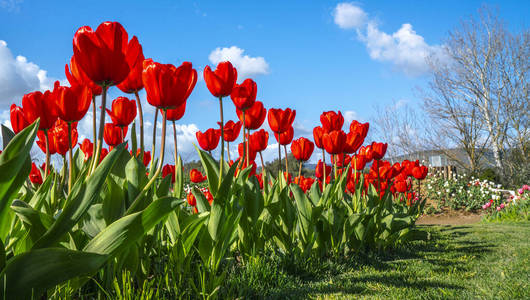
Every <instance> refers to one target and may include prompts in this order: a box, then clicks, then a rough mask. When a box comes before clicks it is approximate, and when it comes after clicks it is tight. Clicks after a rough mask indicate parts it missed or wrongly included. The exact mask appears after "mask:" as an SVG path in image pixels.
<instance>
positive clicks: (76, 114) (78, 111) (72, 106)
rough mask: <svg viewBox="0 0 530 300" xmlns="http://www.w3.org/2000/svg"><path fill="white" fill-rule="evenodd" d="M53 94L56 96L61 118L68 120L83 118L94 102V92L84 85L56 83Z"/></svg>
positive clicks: (75, 120)
mask: <svg viewBox="0 0 530 300" xmlns="http://www.w3.org/2000/svg"><path fill="white" fill-rule="evenodd" d="M53 94H54V95H55V97H56V101H57V102H56V103H57V113H58V115H59V118H61V119H62V120H63V121H66V122H77V121H80V120H81V119H83V117H84V116H85V114H86V112H87V111H88V108H89V107H90V103H91V102H92V92H91V91H90V88H88V87H87V86H84V85H73V86H71V87H68V86H59V85H56V86H55V88H54V90H53Z"/></svg>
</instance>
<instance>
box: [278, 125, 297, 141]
mask: <svg viewBox="0 0 530 300" xmlns="http://www.w3.org/2000/svg"><path fill="white" fill-rule="evenodd" d="M274 137H275V138H276V141H277V142H278V143H279V144H280V145H289V144H290V143H291V141H292V140H293V137H294V128H293V127H292V126H291V127H289V129H288V130H287V131H284V132H282V133H280V134H278V133H276V132H275V133H274Z"/></svg>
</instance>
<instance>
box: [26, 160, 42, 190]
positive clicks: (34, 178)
mask: <svg viewBox="0 0 530 300" xmlns="http://www.w3.org/2000/svg"><path fill="white" fill-rule="evenodd" d="M29 180H30V181H31V182H32V183H34V184H39V185H40V184H42V174H41V172H40V169H39V167H37V165H36V164H35V163H31V172H30V173H29Z"/></svg>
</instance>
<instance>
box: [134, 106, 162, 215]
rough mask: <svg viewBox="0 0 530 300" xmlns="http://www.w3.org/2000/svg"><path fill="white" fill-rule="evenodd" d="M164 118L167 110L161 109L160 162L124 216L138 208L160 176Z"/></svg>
mask: <svg viewBox="0 0 530 300" xmlns="http://www.w3.org/2000/svg"><path fill="white" fill-rule="evenodd" d="M157 110H158V109H157ZM166 118H167V109H165V108H163V109H162V137H161V142H160V160H159V161H158V167H157V168H156V171H155V173H154V174H153V175H152V176H151V179H150V180H149V182H147V184H146V185H145V187H144V188H143V189H142V191H141V192H140V194H138V196H137V197H136V199H134V201H133V203H132V204H131V206H130V207H129V209H127V212H126V215H128V214H131V213H134V212H135V210H136V207H138V205H139V204H140V200H141V199H142V197H143V196H144V195H145V194H146V193H147V191H148V190H149V188H151V186H152V185H153V184H154V183H155V181H156V180H157V178H158V175H160V172H161V171H162V166H163V165H164V152H165V151H164V150H165V147H166ZM153 150H154V148H153Z"/></svg>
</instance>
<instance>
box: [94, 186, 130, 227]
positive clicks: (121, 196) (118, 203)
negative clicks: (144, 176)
mask: <svg viewBox="0 0 530 300" xmlns="http://www.w3.org/2000/svg"><path fill="white" fill-rule="evenodd" d="M116 179H118V181H120V180H119V178H118V177H115V176H109V177H108V178H107V181H106V183H107V188H106V189H105V190H104V193H100V194H101V195H102V197H103V201H102V207H101V208H102V213H103V217H104V218H105V222H106V224H110V223H112V222H114V221H116V220H117V219H119V218H120V217H121V216H122V215H123V212H124V211H125V201H126V200H127V195H126V189H125V188H124V187H123V186H120V185H119V184H118V183H117V182H116ZM124 185H125V183H124Z"/></svg>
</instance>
